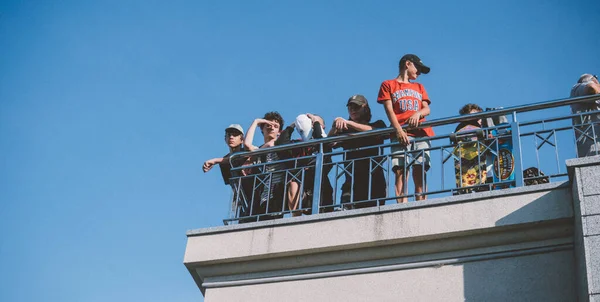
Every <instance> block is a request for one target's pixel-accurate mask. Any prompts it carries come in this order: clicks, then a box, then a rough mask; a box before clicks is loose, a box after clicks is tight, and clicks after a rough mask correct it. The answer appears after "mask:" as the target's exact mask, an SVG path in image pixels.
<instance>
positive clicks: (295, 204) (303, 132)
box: [275, 113, 333, 216]
mask: <svg viewBox="0 0 600 302" xmlns="http://www.w3.org/2000/svg"><path fill="white" fill-rule="evenodd" d="M324 124H325V122H324V121H323V118H321V117H320V116H318V115H316V114H311V113H307V114H301V115H299V116H298V117H297V118H296V120H295V121H294V122H293V123H292V124H291V125H289V126H288V127H287V128H285V130H283V131H281V134H280V135H279V138H277V140H276V141H275V145H276V146H280V145H286V144H290V143H297V142H301V141H302V142H305V141H308V140H311V139H320V138H324V137H327V135H326V134H325V130H324V129H323V126H324ZM294 129H296V130H297V131H298V133H299V134H300V137H301V139H300V140H293V139H292V134H293V133H294ZM318 151H319V149H318V146H316V147H315V146H310V147H302V148H294V149H291V150H286V151H281V152H279V157H280V158H281V159H287V158H299V157H305V156H310V155H312V154H314V153H315V152H318ZM323 151H324V152H328V150H323ZM329 151H330V149H329ZM324 161H325V162H324V163H325V164H328V163H331V157H330V156H326V157H325V159H324ZM286 165H287V166H288V168H290V169H292V170H291V171H292V173H293V174H296V173H298V172H299V170H298V169H296V170H295V171H294V170H293V168H299V169H301V170H302V171H301V172H302V173H299V175H298V178H299V179H300V180H301V181H303V184H302V183H300V181H298V180H296V179H287V182H288V190H287V194H286V195H287V196H286V198H287V201H288V208H289V209H290V211H292V216H301V215H302V212H301V211H296V210H298V209H299V206H300V207H301V208H303V209H304V210H307V209H308V208H310V207H311V206H312V199H313V196H314V194H315V192H313V188H314V183H315V159H314V158H307V159H302V160H297V161H289V162H287V164H286ZM330 170H331V165H324V166H323V169H322V171H323V172H322V173H321V195H320V206H321V207H322V208H321V210H322V212H331V211H333V207H332V205H333V188H332V187H331V183H330V182H329V177H328V172H329V171H330ZM301 187H302V188H303V190H302V192H300V188H301ZM300 199H302V205H300V204H299V203H300Z"/></svg>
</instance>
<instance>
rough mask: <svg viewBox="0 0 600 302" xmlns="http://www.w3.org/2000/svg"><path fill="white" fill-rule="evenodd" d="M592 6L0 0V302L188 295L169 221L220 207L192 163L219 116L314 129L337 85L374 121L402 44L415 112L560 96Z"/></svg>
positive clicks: (215, 220)
mask: <svg viewBox="0 0 600 302" xmlns="http://www.w3.org/2000/svg"><path fill="white" fill-rule="evenodd" d="M598 16H600V2H598V1H566V0H555V1H496V2H490V3H486V2H482V1H420V2H412V1H411V2H408V1H347V0H346V1H169V2H166V1H165V2H160V1H136V0H127V1H68V0H65V1H0V158H1V160H0V189H1V190H0V192H1V194H0V272H2V273H1V274H0V301H63V302H65V301H200V300H202V297H201V294H200V291H199V290H198V289H197V287H196V285H195V284H194V282H193V280H192V278H191V277H190V276H189V274H188V272H187V270H186V269H185V267H184V266H183V264H182V261H183V253H184V250H185V243H186V237H185V231H186V230H188V229H195V228H201V227H209V226H216V225H221V224H222V222H221V219H222V218H224V217H225V215H226V211H227V206H228V198H229V190H228V189H227V188H226V187H225V186H224V185H223V183H222V180H221V176H220V173H219V172H218V170H214V171H211V172H210V173H207V174H204V173H202V170H201V166H202V163H203V162H204V160H206V159H209V158H212V157H216V156H220V155H223V154H225V153H226V152H227V149H226V147H225V144H224V142H223V129H224V128H225V127H226V126H227V125H229V124H231V123H239V124H242V125H243V126H244V127H245V128H246V127H248V126H249V125H250V123H251V122H252V120H253V119H254V118H256V117H259V116H262V114H264V113H265V112H266V111H271V110H278V111H279V112H280V113H281V114H282V115H283V116H284V118H285V119H286V120H287V121H286V124H287V123H289V122H291V120H292V119H293V118H294V117H295V116H296V115H298V114H300V113H305V112H313V113H317V114H319V115H321V116H323V117H324V118H325V120H326V123H327V125H329V124H330V123H331V121H332V120H333V119H334V118H335V117H337V116H342V117H344V116H346V115H347V113H346V108H345V101H346V100H347V98H348V97H349V96H351V95H353V94H357V93H360V94H364V95H365V96H366V97H367V98H368V99H369V100H370V101H371V106H372V109H373V113H374V117H375V118H376V119H384V118H385V114H384V112H383V108H382V107H381V106H379V105H377V104H376V103H375V99H376V96H377V91H378V88H379V84H380V83H381V82H382V81H383V80H386V79H391V78H394V77H395V76H396V73H397V64H398V60H399V58H400V57H401V56H402V55H403V54H405V53H416V54H418V55H419V56H420V57H421V58H422V59H423V61H424V62H425V63H426V64H428V65H429V66H431V69H432V71H431V73H430V74H428V75H424V76H422V77H420V78H419V81H420V82H421V83H423V84H424V85H425V87H426V88H427V90H428V92H429V96H430V98H431V100H432V104H431V108H432V109H431V111H432V113H431V117H430V118H433V119H435V118H442V117H446V116H454V115H456V114H457V112H458V109H459V108H460V106H461V105H463V104H465V103H468V102H476V103H479V104H480V105H481V106H482V107H496V106H514V105H518V104H524V103H532V102H538V101H543V100H549V99H558V98H563V97H567V96H568V93H569V89H570V87H571V86H572V85H573V84H574V82H575V81H576V80H577V78H578V77H579V75H581V74H582V73H584V72H590V73H600V57H599V56H600V18H598ZM564 113H566V112H564ZM442 130H443V129H442ZM442 130H438V132H440V133H443V132H444V131H442ZM259 138H260V135H258V137H257V139H256V141H255V142H258V139H259Z"/></svg>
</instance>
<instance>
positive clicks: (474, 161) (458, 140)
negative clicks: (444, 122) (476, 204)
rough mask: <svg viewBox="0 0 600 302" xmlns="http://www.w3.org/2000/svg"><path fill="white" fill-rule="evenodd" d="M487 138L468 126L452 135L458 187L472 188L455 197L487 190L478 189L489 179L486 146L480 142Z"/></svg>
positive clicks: (475, 127)
mask: <svg viewBox="0 0 600 302" xmlns="http://www.w3.org/2000/svg"><path fill="white" fill-rule="evenodd" d="M462 132H468V133H462ZM485 138H486V135H485V132H484V131H483V130H482V129H481V128H480V127H477V126H474V125H467V126H465V127H463V128H461V129H459V130H458V131H457V132H456V133H452V134H450V141H451V142H452V143H453V144H456V147H455V148H454V151H453V153H454V156H455V159H454V172H455V175H456V187H457V188H463V187H471V188H466V189H461V190H458V191H455V192H454V195H457V194H464V193H471V192H476V191H480V190H482V189H486V188H487V187H477V186H478V185H484V184H485V182H486V177H487V171H486V155H485V152H484V151H485V146H484V145H483V144H481V143H480V142H479V141H483V140H485Z"/></svg>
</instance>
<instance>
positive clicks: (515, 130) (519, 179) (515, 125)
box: [510, 111, 525, 187]
mask: <svg viewBox="0 0 600 302" xmlns="http://www.w3.org/2000/svg"><path fill="white" fill-rule="evenodd" d="M512 120H513V121H512V123H511V124H510V129H511V135H512V143H513V156H514V158H515V170H514V172H513V173H514V175H515V186H516V187H522V186H524V185H525V184H524V182H523V157H522V156H521V154H522V153H521V129H520V128H519V122H518V121H517V113H516V112H514V111H513V118H512Z"/></svg>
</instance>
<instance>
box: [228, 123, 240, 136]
mask: <svg viewBox="0 0 600 302" xmlns="http://www.w3.org/2000/svg"><path fill="white" fill-rule="evenodd" d="M229 129H235V130H237V131H239V132H241V133H242V135H243V134H244V128H242V126H240V124H231V125H229V127H227V128H225V131H226V132H227V130H229Z"/></svg>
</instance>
